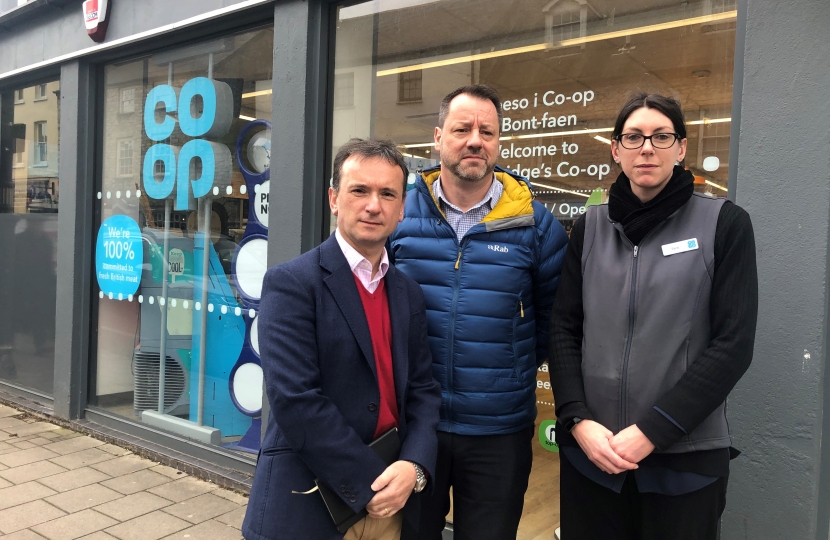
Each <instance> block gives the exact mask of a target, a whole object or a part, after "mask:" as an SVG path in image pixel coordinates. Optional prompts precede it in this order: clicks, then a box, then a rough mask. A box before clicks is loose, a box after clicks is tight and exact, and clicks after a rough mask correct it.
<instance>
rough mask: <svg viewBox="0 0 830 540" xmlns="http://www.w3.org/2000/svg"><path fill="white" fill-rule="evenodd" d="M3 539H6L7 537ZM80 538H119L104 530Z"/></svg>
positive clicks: (86, 539)
mask: <svg viewBox="0 0 830 540" xmlns="http://www.w3.org/2000/svg"><path fill="white" fill-rule="evenodd" d="M3 540H6V539H5V538H4V539H3ZM78 540H118V539H117V538H116V537H114V536H112V535H109V534H107V533H105V532H104V531H98V532H95V533H92V534H90V535H89V536H84V537H81V538H79V539H78Z"/></svg>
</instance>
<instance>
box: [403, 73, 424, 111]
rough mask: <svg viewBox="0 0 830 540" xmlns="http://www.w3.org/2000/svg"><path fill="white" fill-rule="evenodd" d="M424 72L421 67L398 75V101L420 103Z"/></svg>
mask: <svg viewBox="0 0 830 540" xmlns="http://www.w3.org/2000/svg"><path fill="white" fill-rule="evenodd" d="M422 81H423V72H422V71H421V70H420V69H416V70H415V71H407V72H405V73H401V74H400V75H398V103H420V102H421V90H422V86H421V84H422Z"/></svg>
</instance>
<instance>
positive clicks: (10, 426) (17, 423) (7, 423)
mask: <svg viewBox="0 0 830 540" xmlns="http://www.w3.org/2000/svg"><path fill="white" fill-rule="evenodd" d="M17 414H20V413H17ZM25 425H26V422H24V421H23V420H21V419H20V418H14V417H12V416H6V417H4V418H0V429H2V430H3V431H14V428H16V427H23V426H25Z"/></svg>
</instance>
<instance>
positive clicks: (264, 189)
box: [253, 180, 271, 229]
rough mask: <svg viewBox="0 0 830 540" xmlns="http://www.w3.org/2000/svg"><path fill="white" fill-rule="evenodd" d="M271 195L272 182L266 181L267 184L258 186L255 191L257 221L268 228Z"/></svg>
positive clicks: (254, 202)
mask: <svg viewBox="0 0 830 540" xmlns="http://www.w3.org/2000/svg"><path fill="white" fill-rule="evenodd" d="M270 195H271V181H270V180H266V181H265V182H263V183H261V184H259V185H258V186H256V189H255V190H254V194H253V197H254V201H253V204H254V213H255V214H256V220H257V221H259V224H260V225H262V226H263V227H265V228H266V229H267V228H268V198H269V197H270Z"/></svg>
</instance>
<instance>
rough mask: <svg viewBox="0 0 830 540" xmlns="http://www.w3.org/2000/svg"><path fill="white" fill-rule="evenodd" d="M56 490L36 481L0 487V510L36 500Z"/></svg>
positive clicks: (52, 493)
mask: <svg viewBox="0 0 830 540" xmlns="http://www.w3.org/2000/svg"><path fill="white" fill-rule="evenodd" d="M55 493H56V492H55V491H54V490H52V489H49V488H48V487H46V486H44V485H41V484H38V483H37V482H26V483H25V484H20V485H17V486H11V487H7V488H5V489H0V510H5V509H6V508H11V507H13V506H18V505H21V504H24V503H28V502H31V501H36V500H38V499H42V498H44V497H48V496H49V495H54V494H55Z"/></svg>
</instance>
